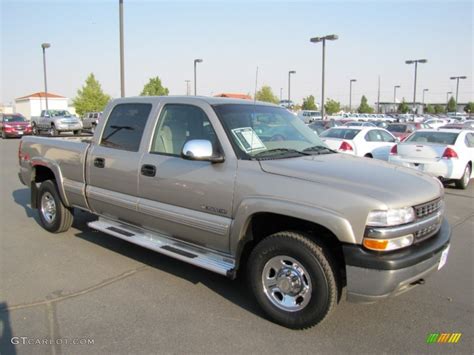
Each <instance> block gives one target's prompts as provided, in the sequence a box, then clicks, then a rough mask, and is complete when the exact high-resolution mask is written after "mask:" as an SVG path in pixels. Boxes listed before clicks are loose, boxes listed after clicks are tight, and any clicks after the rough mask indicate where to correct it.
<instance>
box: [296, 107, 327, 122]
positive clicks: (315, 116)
mask: <svg viewBox="0 0 474 355" xmlns="http://www.w3.org/2000/svg"><path fill="white" fill-rule="evenodd" d="M298 117H299V118H301V119H302V120H303V122H304V123H311V122H313V121H316V120H320V119H321V118H322V117H321V112H319V111H311V110H302V111H299V112H298Z"/></svg>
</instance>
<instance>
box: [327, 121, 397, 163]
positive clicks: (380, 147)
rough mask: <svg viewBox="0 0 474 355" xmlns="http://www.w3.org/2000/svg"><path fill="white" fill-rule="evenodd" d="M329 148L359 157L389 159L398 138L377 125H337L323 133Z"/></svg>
mask: <svg viewBox="0 0 474 355" xmlns="http://www.w3.org/2000/svg"><path fill="white" fill-rule="evenodd" d="M320 136H321V139H322V140H323V142H324V143H326V144H327V145H328V147H329V148H331V149H334V150H336V151H339V152H341V153H346V154H351V155H357V156H359V157H366V158H375V159H381V160H388V155H389V152H390V149H391V148H392V147H393V146H394V145H395V143H396V142H397V138H396V137H395V136H393V135H392V134H391V133H390V132H388V131H387V130H385V129H382V128H377V127H337V128H331V129H328V130H327V131H325V132H323V133H321V135H320Z"/></svg>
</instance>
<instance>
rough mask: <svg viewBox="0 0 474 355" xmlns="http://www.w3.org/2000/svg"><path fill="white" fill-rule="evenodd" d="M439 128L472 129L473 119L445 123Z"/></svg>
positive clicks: (473, 126) (473, 125) (473, 127)
mask: <svg viewBox="0 0 474 355" xmlns="http://www.w3.org/2000/svg"><path fill="white" fill-rule="evenodd" d="M440 129H474V121H473V120H468V121H464V122H459V123H448V124H447V125H444V126H441V127H440Z"/></svg>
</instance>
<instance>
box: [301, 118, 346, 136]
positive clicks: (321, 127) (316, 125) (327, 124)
mask: <svg viewBox="0 0 474 355" xmlns="http://www.w3.org/2000/svg"><path fill="white" fill-rule="evenodd" d="M340 126H343V123H342V122H341V121H336V120H324V121H323V120H318V121H314V122H313V123H311V124H309V125H308V127H309V128H311V129H312V130H313V131H316V132H317V133H318V134H320V133H321V132H324V131H325V130H327V129H329V128H332V127H340Z"/></svg>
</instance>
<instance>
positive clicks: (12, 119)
mask: <svg viewBox="0 0 474 355" xmlns="http://www.w3.org/2000/svg"><path fill="white" fill-rule="evenodd" d="M3 121H4V122H25V121H26V120H25V117H23V116H20V115H8V116H7V115H5V116H3Z"/></svg>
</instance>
